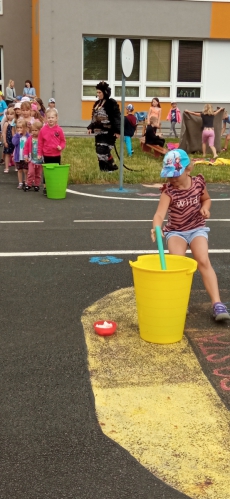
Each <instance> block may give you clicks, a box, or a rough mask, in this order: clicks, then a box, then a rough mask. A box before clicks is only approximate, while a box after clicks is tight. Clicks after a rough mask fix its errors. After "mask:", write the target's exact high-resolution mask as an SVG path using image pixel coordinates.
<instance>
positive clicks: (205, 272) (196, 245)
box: [190, 236, 221, 305]
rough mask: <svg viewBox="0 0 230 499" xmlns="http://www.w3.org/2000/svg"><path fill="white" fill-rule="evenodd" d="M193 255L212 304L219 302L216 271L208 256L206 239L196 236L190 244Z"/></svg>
mask: <svg viewBox="0 0 230 499" xmlns="http://www.w3.org/2000/svg"><path fill="white" fill-rule="evenodd" d="M190 248H191V250H192V253H193V256H194V258H195V260H196V261H197V263H198V270H199V271H200V273H201V277H202V279H203V283H204V286H205V289H206V291H207V293H208V294H209V296H210V298H211V301H212V305H213V304H214V303H216V302H220V301H221V300H220V293H219V287H218V281H217V277H216V273H215V271H214V269H213V268H212V265H211V262H210V260H209V256H208V241H207V239H206V238H205V237H202V236H198V237H195V239H193V241H192V242H191V244H190Z"/></svg>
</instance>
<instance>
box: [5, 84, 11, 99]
mask: <svg viewBox="0 0 230 499" xmlns="http://www.w3.org/2000/svg"><path fill="white" fill-rule="evenodd" d="M6 100H12V95H10V88H9V87H6Z"/></svg>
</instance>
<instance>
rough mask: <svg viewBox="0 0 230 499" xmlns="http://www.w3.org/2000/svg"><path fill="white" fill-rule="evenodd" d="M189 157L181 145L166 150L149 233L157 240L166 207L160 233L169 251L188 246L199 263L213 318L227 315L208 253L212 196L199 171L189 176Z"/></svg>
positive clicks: (182, 252) (180, 251)
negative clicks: (166, 217)
mask: <svg viewBox="0 0 230 499" xmlns="http://www.w3.org/2000/svg"><path fill="white" fill-rule="evenodd" d="M190 171H191V167H190V159H189V157H188V155H187V153H186V152H185V151H183V150H182V149H175V150H173V151H170V152H168V153H167V154H166V155H165V157H164V160H163V169H162V171H161V177H163V178H167V179H168V183H166V184H164V186H163V188H162V194H161V198H160V201H159V205H158V208H157V211H156V213H155V215H154V217H153V229H152V230H151V237H152V240H153V242H154V241H155V240H156V235H155V227H156V226H160V227H161V226H162V223H163V221H164V218H165V215H166V213H167V211H168V221H167V223H166V225H165V226H164V227H163V233H162V235H163V236H165V237H166V241H167V244H168V249H169V253H170V254H172V255H180V256H184V255H185V253H186V250H187V248H188V246H189V247H190V249H191V251H192V253H193V257H194V259H195V260H196V261H197V263H198V269H199V271H200V273H201V276H202V279H203V283H204V286H205V289H206V291H207V293H208V294H209V296H210V298H211V302H212V307H213V317H214V318H215V320H216V321H220V320H226V319H230V315H229V313H228V311H227V308H226V306H225V305H224V304H223V303H221V301H220V294H219V288H218V282H217V277H216V274H215V271H214V269H213V268H212V266H211V262H210V260H209V256H208V232H209V230H210V229H209V228H208V227H206V226H205V220H206V219H207V218H209V217H210V211H209V210H210V206H211V199H210V196H209V194H208V191H207V188H206V185H205V180H204V177H203V176H202V175H197V177H191V175H190Z"/></svg>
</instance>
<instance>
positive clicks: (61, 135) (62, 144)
mask: <svg viewBox="0 0 230 499" xmlns="http://www.w3.org/2000/svg"><path fill="white" fill-rule="evenodd" d="M59 131H60V144H59V145H58V147H57V148H58V150H59V151H62V150H63V149H65V146H66V140H65V135H64V133H63V130H62V128H60V130H59Z"/></svg>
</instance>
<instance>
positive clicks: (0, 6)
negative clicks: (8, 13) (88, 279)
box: [0, 0, 3, 16]
mask: <svg viewBox="0 0 230 499" xmlns="http://www.w3.org/2000/svg"><path fill="white" fill-rule="evenodd" d="M0 16H3V0H0Z"/></svg>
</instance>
